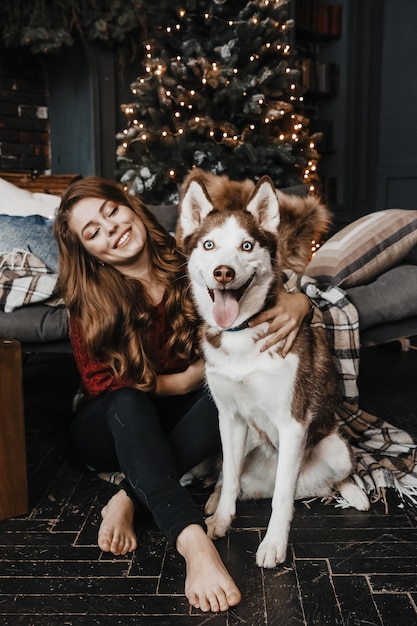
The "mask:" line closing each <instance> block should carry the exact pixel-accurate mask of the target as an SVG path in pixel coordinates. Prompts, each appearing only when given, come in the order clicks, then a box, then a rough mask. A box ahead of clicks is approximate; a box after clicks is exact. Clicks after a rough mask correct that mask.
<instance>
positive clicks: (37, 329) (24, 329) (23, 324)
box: [0, 304, 68, 343]
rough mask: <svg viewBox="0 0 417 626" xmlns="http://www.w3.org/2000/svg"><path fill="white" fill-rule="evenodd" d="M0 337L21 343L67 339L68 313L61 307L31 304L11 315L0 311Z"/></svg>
mask: <svg viewBox="0 0 417 626" xmlns="http://www.w3.org/2000/svg"><path fill="white" fill-rule="evenodd" d="M0 336H2V337H12V338H13V339H18V340H19V341H21V342H23V343H27V342H39V341H41V342H47V341H62V340H66V339H68V311H67V310H66V309H65V308H64V307H63V306H57V307H51V306H48V305H46V304H31V305H29V306H24V307H21V308H20V309H16V310H15V311H13V312H12V313H3V312H2V311H0Z"/></svg>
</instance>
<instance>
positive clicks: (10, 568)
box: [0, 346, 417, 626]
mask: <svg viewBox="0 0 417 626" xmlns="http://www.w3.org/2000/svg"><path fill="white" fill-rule="evenodd" d="M416 371H417V351H409V352H401V351H400V350H399V348H398V347H396V346H386V347H384V348H368V349H367V350H364V351H363V355H362V370H361V391H362V396H363V400H364V403H365V406H366V408H367V409H368V410H370V411H374V412H379V413H380V414H382V415H383V416H384V417H386V418H387V419H390V420H391V421H392V422H394V423H397V424H398V425H401V426H407V425H408V426H409V428H410V429H412V430H414V432H417V385H416ZM24 381H25V410H26V423H27V441H28V466H29V499H30V511H29V514H28V515H27V516H22V517H19V518H16V519H12V520H7V521H4V522H1V523H0V624H2V625H3V626H16V625H17V624H22V625H24V626H35V625H36V626H67V625H68V626H87V625H88V626H93V625H99V626H107V625H109V626H116V625H121V626H131V625H141V626H142V625H143V626H197V625H201V624H210V625H211V626H244V625H247V626H258V625H259V626H261V625H272V626H276V625H277V626H278V625H280V626H281V625H282V626H299V625H300V626H301V625H303V626H313V625H315V626H327V625H328V626H336V625H341V626H342V625H343V626H370V625H372V626H373V625H375V626H398V625H399V624H401V625H402V626H408V625H410V626H411V625H413V626H414V625H415V624H417V608H416V607H417V525H416V523H415V521H414V518H413V516H412V515H410V514H409V513H408V512H407V510H406V509H404V507H402V506H400V503H399V502H398V501H397V500H396V499H395V498H392V502H391V503H390V510H389V512H388V513H387V512H385V511H384V508H383V506H382V504H381V503H376V504H374V505H373V506H372V509H371V511H370V512H367V513H360V512H357V511H354V510H351V509H341V508H335V507H334V506H332V505H331V506H326V505H324V504H322V503H320V502H316V501H314V502H312V503H310V504H309V505H308V506H307V505H306V504H304V503H297V504H296V509H295V515H294V521H293V524H292V528H291V535H290V545H289V549H288V558H287V562H286V563H285V564H284V565H283V566H281V567H278V568H276V569H275V570H270V571H262V570H260V569H259V568H258V567H257V566H256V564H255V552H256V548H257V545H258V543H259V541H260V537H261V536H262V534H263V532H264V530H265V526H266V524H267V520H268V516H269V502H268V501H261V502H251V503H241V504H240V505H239V510H238V515H237V518H236V520H235V524H234V528H233V530H232V531H231V533H230V534H229V536H228V537H227V538H225V539H223V540H220V541H218V542H217V545H218V549H219V551H220V552H221V554H222V556H223V558H224V560H225V562H226V563H227V565H228V567H229V569H230V571H231V573H232V574H233V576H234V577H235V580H236V581H237V583H238V585H239V587H240V589H241V591H242V596H243V600H242V603H241V604H240V605H239V606H238V607H236V608H234V609H233V610H231V611H229V612H228V613H227V614H225V613H222V614H218V615H215V614H201V613H200V612H198V611H196V610H194V609H190V607H189V605H188V603H187V601H186V599H185V597H184V595H183V586H184V569H183V562H182V559H181V558H180V557H179V556H178V555H176V553H175V552H174V551H173V550H172V549H170V548H167V545H166V541H165V540H164V538H163V537H162V536H161V534H160V533H159V532H158V531H157V530H156V528H155V526H154V525H153V522H152V520H151V519H142V520H138V536H139V537H138V538H139V547H138V549H137V550H136V552H135V553H134V554H131V555H128V556H127V557H113V556H109V555H108V554H104V553H102V552H101V551H100V550H99V548H98V547H97V544H96V537H97V528H98V524H99V519H100V509H101V507H102V506H103V504H105V502H106V501H107V499H108V497H109V496H110V495H111V493H112V487H111V486H110V485H109V484H108V483H105V482H103V481H101V480H100V479H99V478H97V477H96V476H94V475H92V474H91V473H89V472H88V471H86V470H85V469H84V468H83V467H81V466H80V465H79V464H78V462H77V460H76V459H75V458H74V457H73V454H72V451H71V448H70V445H69V442H68V436H67V426H68V420H69V418H70V405H71V395H72V392H73V391H74V389H75V388H76V386H77V375H76V373H75V370H74V366H73V363H72V360H71V358H70V357H68V356H67V357H54V358H53V359H52V360H51V359H50V358H49V359H46V358H45V357H31V358H30V359H29V361H28V362H27V363H26V364H25V368H24ZM193 494H194V497H195V498H196V500H197V501H198V502H199V503H200V504H201V506H203V505H204V501H205V499H206V497H207V493H206V492H205V491H204V490H202V489H200V490H199V489H193Z"/></svg>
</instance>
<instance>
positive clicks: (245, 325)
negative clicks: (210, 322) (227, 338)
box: [222, 306, 267, 333]
mask: <svg viewBox="0 0 417 626" xmlns="http://www.w3.org/2000/svg"><path fill="white" fill-rule="evenodd" d="M266 309H267V307H266V306H264V307H262V309H261V310H260V311H258V312H257V313H254V315H251V316H250V317H249V318H248V319H247V320H245V321H244V322H242V323H241V324H239V326H234V327H233V328H222V331H223V332H224V333H234V332H236V331H238V330H245V328H249V322H250V321H251V320H252V319H253V318H254V317H256V316H257V315H259V313H262V312H263V311H266Z"/></svg>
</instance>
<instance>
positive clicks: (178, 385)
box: [154, 359, 205, 396]
mask: <svg viewBox="0 0 417 626" xmlns="http://www.w3.org/2000/svg"><path fill="white" fill-rule="evenodd" d="M204 380H205V376H204V361H203V359H200V360H199V361H197V362H196V363H193V364H192V365H189V366H188V368H187V369H186V370H185V372H178V373H177V374H160V375H159V376H158V377H157V380H156V388H155V391H154V393H155V395H157V396H179V395H183V394H186V393H190V391H195V390H197V389H199V388H200V387H201V385H202V384H203V382H204Z"/></svg>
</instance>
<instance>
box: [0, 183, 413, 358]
mask: <svg viewBox="0 0 417 626" xmlns="http://www.w3.org/2000/svg"><path fill="white" fill-rule="evenodd" d="M77 177H78V175H76V174H72V175H56V176H54V175H39V176H35V175H32V174H8V173H3V174H1V175H0V257H1V259H2V263H3V262H4V258H5V256H6V255H10V253H11V252H14V253H15V257H16V253H17V258H18V260H21V259H22V258H26V260H27V259H28V258H29V259H30V258H31V257H30V256H28V255H33V257H35V258H36V259H40V260H41V261H42V263H43V264H44V272H45V274H44V275H43V276H42V279H45V280H46V279H48V280H49V282H50V283H51V284H52V285H53V283H54V281H56V278H57V275H56V271H57V262H58V251H57V245H56V242H55V240H54V237H53V217H54V213H55V211H56V209H57V207H58V205H59V202H60V196H61V194H62V192H63V190H64V189H65V188H66V187H67V186H68V185H69V184H70V183H71V182H72V181H74V180H76V179H77ZM284 191H285V190H284ZM287 191H290V192H291V193H296V194H301V195H302V194H304V193H305V188H304V187H302V186H301V187H300V188H296V189H294V188H292V189H291V190H287ZM149 208H151V210H152V211H153V212H154V214H155V215H156V217H157V218H158V220H159V221H160V222H161V223H162V224H163V226H164V227H165V228H166V229H167V230H168V231H170V232H175V228H176V221H177V207H176V206H151V207H149ZM19 254H20V257H19ZM25 255H26V256H25ZM3 269H4V268H3ZM11 273H13V272H11ZM305 273H306V274H307V275H309V276H312V277H314V278H317V279H318V280H319V281H320V283H321V284H324V285H325V284H328V285H337V286H339V287H341V288H342V289H344V290H345V291H346V293H347V295H348V297H349V299H350V300H351V301H352V302H353V304H354V305H355V306H356V308H357V310H358V312H359V320H360V328H361V344H362V345H363V346H371V345H378V344H381V343H386V342H391V341H394V340H400V341H401V343H402V346H403V347H404V348H407V347H408V346H409V342H408V338H409V337H413V336H415V335H417V297H416V296H415V295H414V294H417V211H406V210H400V209H393V210H387V211H381V212H376V213H371V214H369V215H368V216H364V217H362V218H360V219H359V220H355V222H353V223H352V224H350V225H349V226H347V227H345V228H343V229H341V230H340V231H339V232H338V233H336V234H334V235H333V236H332V237H330V238H329V239H328V240H327V241H326V242H325V243H324V245H322V246H321V248H319V249H318V251H317V252H316V253H315V254H314V256H313V258H312V260H311V261H310V263H309V264H308V265H307V267H306V271H305ZM18 278H19V279H20V277H18ZM22 280H23V282H24V277H23V279H22ZM13 284H14V283H13ZM25 288H26V287H25ZM11 291H13V289H11ZM410 294H411V295H410ZM19 297H20V296H19ZM6 304H7V303H6ZM15 304H16V302H14V303H13V304H12V310H8V309H7V306H6V307H5V306H4V305H5V298H4V297H3V299H2V298H1V297H0V337H8V338H13V339H16V340H18V341H19V342H20V343H21V345H22V351H23V352H24V353H25V354H30V353H33V352H51V353H53V352H70V351H71V347H70V343H69V340H68V313H67V311H66V309H65V307H64V306H63V304H62V302H60V300H59V294H57V293H52V296H51V298H46V299H42V298H41V299H39V300H36V301H33V300H30V301H28V302H22V303H21V302H20V301H18V304H22V305H21V306H14V305H15ZM9 308H10V307H9Z"/></svg>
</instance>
